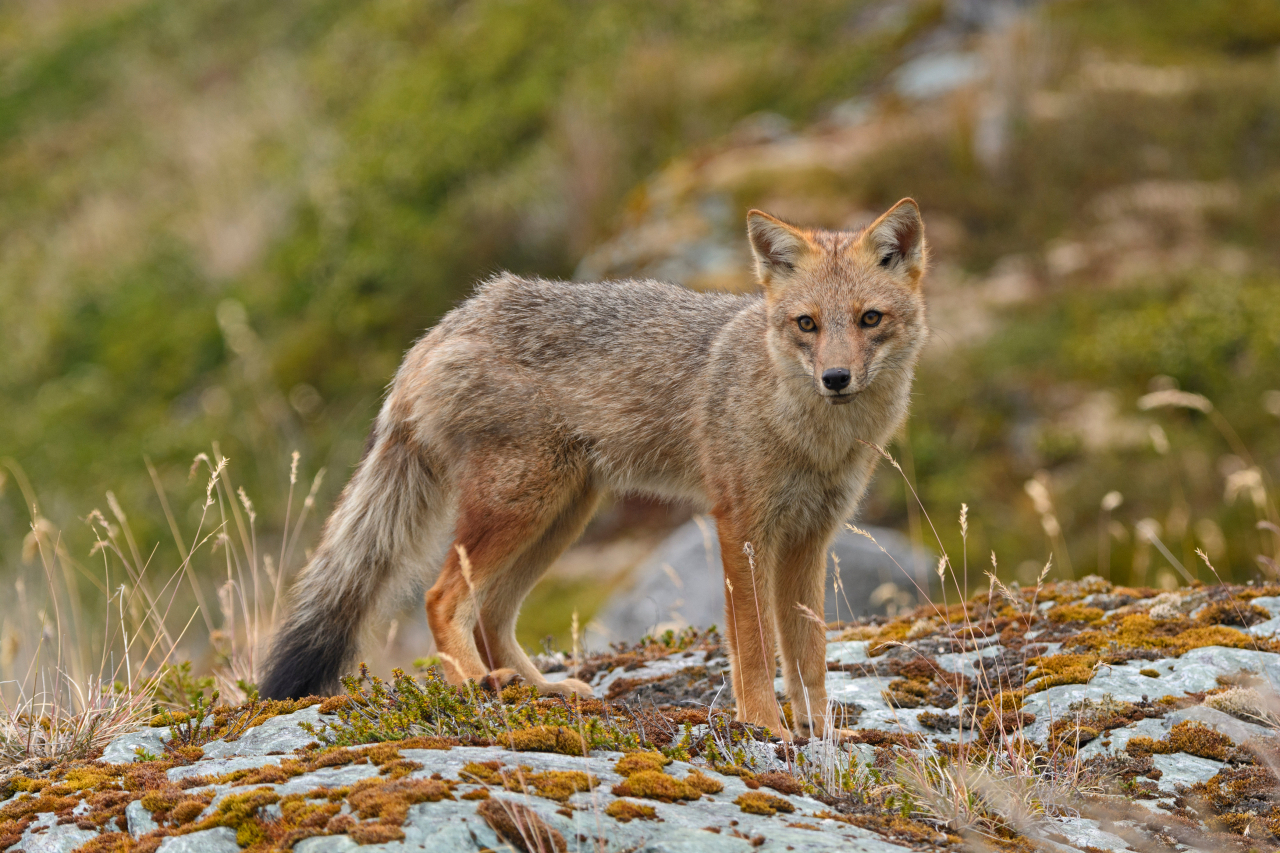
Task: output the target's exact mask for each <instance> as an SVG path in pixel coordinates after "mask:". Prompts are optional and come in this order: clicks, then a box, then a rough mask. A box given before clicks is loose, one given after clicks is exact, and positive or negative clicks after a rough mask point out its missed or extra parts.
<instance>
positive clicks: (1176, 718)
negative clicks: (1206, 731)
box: [1164, 705, 1278, 744]
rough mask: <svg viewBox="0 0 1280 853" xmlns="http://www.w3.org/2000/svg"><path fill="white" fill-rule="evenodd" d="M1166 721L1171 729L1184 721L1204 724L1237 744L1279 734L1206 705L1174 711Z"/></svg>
mask: <svg viewBox="0 0 1280 853" xmlns="http://www.w3.org/2000/svg"><path fill="white" fill-rule="evenodd" d="M1164 719H1165V723H1166V725H1168V726H1170V727H1172V726H1173V725H1174V724H1176V723H1180V722H1182V721H1183V720H1195V721H1197V722H1201V723H1204V724H1205V725H1206V726H1208V727H1209V728H1211V729H1213V730H1214V731H1217V732H1221V733H1222V734H1224V735H1226V736H1227V737H1229V738H1231V740H1233V741H1234V742H1235V743H1236V744H1241V743H1244V742H1245V741H1247V740H1249V739H1250V738H1274V737H1276V735H1277V734H1278V733H1277V732H1276V730H1275V729H1269V728H1267V727H1266V726H1259V725H1257V724H1255V723H1247V722H1245V721H1244V720H1240V719H1237V718H1235V717H1233V716H1231V715H1230V714H1227V713H1224V712H1222V711H1219V710H1218V709H1217V708H1207V707H1205V706H1204V705H1196V706H1195V707H1193V708H1183V709H1182V710H1181V711H1174V712H1173V713H1172V714H1168V715H1167V716H1166V717H1165V718H1164Z"/></svg>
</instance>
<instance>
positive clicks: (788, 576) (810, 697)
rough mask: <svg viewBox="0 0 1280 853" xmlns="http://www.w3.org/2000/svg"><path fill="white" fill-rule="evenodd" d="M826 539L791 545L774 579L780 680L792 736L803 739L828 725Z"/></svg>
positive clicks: (815, 537) (819, 536)
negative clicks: (825, 601)
mask: <svg viewBox="0 0 1280 853" xmlns="http://www.w3.org/2000/svg"><path fill="white" fill-rule="evenodd" d="M829 538H830V537H829V536H828V535H826V534H825V531H824V532H822V533H815V534H813V535H811V536H808V537H805V538H803V539H802V540H801V541H800V542H799V543H796V544H794V545H793V546H792V547H791V548H790V549H788V550H787V551H786V552H784V554H783V555H782V558H781V559H780V560H779V561H778V562H777V573H776V575H775V576H774V589H775V593H774V607H775V610H774V614H773V615H774V621H775V623H776V624H777V626H778V639H779V645H780V646H781V651H782V677H783V681H784V682H785V684H786V688H787V698H788V699H790V700H791V713H792V718H793V720H794V731H795V733H796V734H797V735H801V736H804V737H822V736H823V735H824V734H825V733H826V731H827V727H828V725H830V724H831V721H830V720H829V719H828V718H829V716H830V714H831V709H830V708H828V707H827V685H826V679H827V638H826V627H827V626H826V623H825V622H824V621H823V607H824V602H823V598H824V590H823V585H824V582H825V579H826V556H825V555H826V544H827V541H828V540H829ZM838 736H839V735H838V734H837V737H838Z"/></svg>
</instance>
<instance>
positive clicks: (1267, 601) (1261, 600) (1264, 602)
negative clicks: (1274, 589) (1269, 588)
mask: <svg viewBox="0 0 1280 853" xmlns="http://www.w3.org/2000/svg"><path fill="white" fill-rule="evenodd" d="M1250 604H1256V605H1258V606H1259V607H1261V608H1262V609H1264V610H1266V611H1268V612H1269V613H1270V614H1271V615H1272V616H1280V595H1261V596H1258V597H1257V598H1255V599H1253V601H1251V602H1250Z"/></svg>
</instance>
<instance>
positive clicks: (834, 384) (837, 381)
mask: <svg viewBox="0 0 1280 853" xmlns="http://www.w3.org/2000/svg"><path fill="white" fill-rule="evenodd" d="M852 376H853V374H851V373H850V372H849V371H848V370H846V369H844V368H843V367H832V368H829V369H827V370H824V371H822V384H823V385H824V386H826V387H827V388H828V389H830V390H832V391H843V390H844V389H845V388H848V387H849V379H850V378H851V377H852Z"/></svg>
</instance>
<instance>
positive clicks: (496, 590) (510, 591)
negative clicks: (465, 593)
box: [479, 486, 600, 696]
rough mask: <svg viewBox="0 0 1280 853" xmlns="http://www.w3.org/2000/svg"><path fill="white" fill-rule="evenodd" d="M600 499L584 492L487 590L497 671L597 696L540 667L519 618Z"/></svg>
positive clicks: (488, 629) (485, 624)
mask: <svg viewBox="0 0 1280 853" xmlns="http://www.w3.org/2000/svg"><path fill="white" fill-rule="evenodd" d="M599 501H600V495H599V493H598V492H597V491H596V490H595V489H594V488H592V487H591V486H584V487H582V488H581V489H580V490H578V491H577V493H575V494H573V495H572V496H571V497H570V498H569V499H568V501H567V502H566V504H565V506H564V508H563V509H562V510H561V511H560V513H559V514H558V515H557V516H556V517H555V519H554V520H553V521H552V522H551V523H550V524H549V525H548V526H547V528H546V529H545V530H544V531H543V533H542V535H541V536H540V537H539V538H538V539H537V540H536V541H534V542H533V543H532V544H530V545H529V546H528V547H527V548H525V549H524V550H523V551H522V552H521V553H520V555H519V556H518V557H517V558H516V560H515V561H514V563H512V565H511V567H510V568H509V569H507V570H506V571H504V572H503V573H501V574H500V575H499V576H497V577H495V578H494V580H493V583H492V584H491V585H490V586H489V587H487V588H486V589H485V592H484V599H483V602H482V604H481V610H480V623H479V625H480V626H481V627H482V628H483V632H484V636H483V638H482V642H484V643H485V644H486V645H487V647H488V649H489V654H490V657H489V662H490V664H491V665H492V666H493V668H494V669H498V668H500V667H501V668H502V669H503V670H512V671H514V672H515V673H517V674H519V675H520V676H521V677H523V678H524V679H525V680H526V681H528V682H529V683H531V684H534V685H537V687H538V690H539V691H541V692H543V693H562V694H577V695H579V696H591V695H592V692H591V688H590V687H589V686H588V685H586V684H584V683H583V682H581V681H578V680H577V679H573V678H566V679H564V680H562V681H558V682H552V681H548V680H547V679H546V677H545V676H543V674H542V673H541V672H539V671H538V668H537V667H536V666H534V664H533V661H531V660H530V659H529V656H528V655H527V654H525V651H524V649H523V648H521V647H520V644H519V643H518V642H517V641H516V618H517V616H518V615H519V612H520V605H521V603H522V602H523V601H524V599H525V596H527V595H528V594H529V590H531V589H532V588H533V586H534V585H535V584H536V583H537V582H538V580H539V579H540V578H541V577H542V575H543V574H544V573H545V572H546V570H547V568H548V567H549V566H550V565H551V564H552V563H553V562H554V561H555V559H556V557H558V556H560V554H561V553H562V552H563V551H564V549H565V548H567V547H568V546H569V545H571V544H572V543H573V542H574V541H575V540H576V539H577V538H578V537H579V536H580V535H582V530H583V528H584V527H586V525H587V522H588V521H590V520H591V516H592V515H593V514H594V513H595V510H596V506H597V505H598V504H599Z"/></svg>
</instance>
